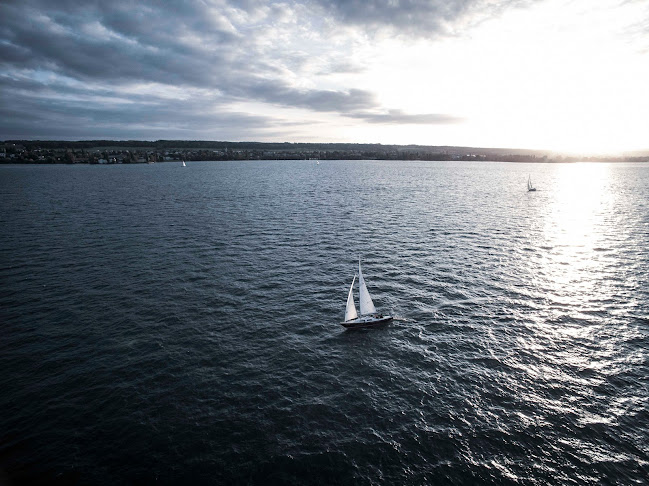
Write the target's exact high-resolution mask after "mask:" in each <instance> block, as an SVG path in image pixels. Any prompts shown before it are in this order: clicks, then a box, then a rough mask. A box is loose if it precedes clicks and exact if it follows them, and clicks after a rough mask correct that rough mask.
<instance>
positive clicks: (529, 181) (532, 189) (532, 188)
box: [527, 176, 536, 192]
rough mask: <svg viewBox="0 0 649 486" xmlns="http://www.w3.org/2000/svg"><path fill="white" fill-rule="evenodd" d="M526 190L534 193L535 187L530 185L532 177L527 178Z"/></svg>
mask: <svg viewBox="0 0 649 486" xmlns="http://www.w3.org/2000/svg"><path fill="white" fill-rule="evenodd" d="M527 190H528V192H529V191H536V187H534V186H533V185H532V176H529V177H528V178H527Z"/></svg>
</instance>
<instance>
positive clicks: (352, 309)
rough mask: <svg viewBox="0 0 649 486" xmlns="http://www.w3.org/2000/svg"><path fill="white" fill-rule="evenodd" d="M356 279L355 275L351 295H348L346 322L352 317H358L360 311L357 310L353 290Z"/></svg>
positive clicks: (350, 288) (350, 290) (350, 289)
mask: <svg viewBox="0 0 649 486" xmlns="http://www.w3.org/2000/svg"><path fill="white" fill-rule="evenodd" d="M355 281H356V276H355V275H354V279H353V280H352V286H351V287H349V295H348V296H347V307H346V308H345V322H347V321H350V320H352V319H356V318H357V317H358V313H357V312H356V304H354V295H353V294H352V290H354V282H355Z"/></svg>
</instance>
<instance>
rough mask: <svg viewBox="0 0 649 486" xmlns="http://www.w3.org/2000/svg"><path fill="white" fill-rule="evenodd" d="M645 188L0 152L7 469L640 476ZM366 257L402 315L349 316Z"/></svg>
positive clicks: (2, 426)
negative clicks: (40, 157) (372, 324)
mask: <svg viewBox="0 0 649 486" xmlns="http://www.w3.org/2000/svg"><path fill="white" fill-rule="evenodd" d="M530 174H531V177H532V181H533V182H534V184H535V185H536V186H537V187H538V189H539V190H538V191H537V192H536V193H528V192H527V191H526V183H527V178H528V175H530ZM648 188H649V164H592V165H590V164H569V165H568V164H566V165H563V164H557V165H551V164H506V163H482V164H480V163H476V164H473V163H465V162H462V163H445V162H344V161H339V162H334V161H323V162H321V163H320V164H319V165H316V164H315V163H314V162H307V161H302V162H226V163H191V164H190V165H189V166H188V167H186V168H181V167H180V165H179V164H172V163H169V164H154V165H136V166H106V167H100V166H53V167H50V166H39V167H28V166H21V167H18V166H0V197H1V204H2V205H1V212H0V255H1V257H0V258H1V261H0V279H1V280H0V282H1V284H0V285H1V288H0V321H1V324H0V331H1V335H0V470H1V472H0V482H2V481H3V478H4V480H7V479H9V480H11V481H13V482H14V483H15V484H26V483H33V482H35V481H36V482H38V481H41V482H45V483H51V482H54V481H57V482H59V483H65V484H68V483H72V484H111V485H114V484H132V483H154V482H156V483H159V484H181V483H186V484H191V483H194V484H196V483H213V484H273V483H274V484H300V485H302V484H475V483H483V484H539V485H540V484H575V485H577V484H601V483H603V484H642V483H644V484H646V481H647V477H649V363H648V356H649V291H648V289H649V276H648V269H649V245H648V243H649V203H648V201H649V189H648ZM358 256H362V258H363V270H364V273H365V276H366V278H367V281H368V285H369V289H370V292H371V293H372V296H373V297H374V302H375V304H376V306H377V308H378V309H379V311H383V312H390V313H393V314H395V315H396V316H398V317H399V318H400V320H397V321H394V322H393V323H392V324H390V325H388V326H387V327H384V328H380V329H373V330H365V331H345V330H344V329H343V328H342V327H341V326H340V325H339V324H338V323H339V321H341V320H342V317H343V314H344V306H345V301H346V297H347V290H348V286H349V284H350V283H351V280H352V278H353V275H354V273H355V272H356V262H357V259H358ZM356 298H357V299H358V297H356Z"/></svg>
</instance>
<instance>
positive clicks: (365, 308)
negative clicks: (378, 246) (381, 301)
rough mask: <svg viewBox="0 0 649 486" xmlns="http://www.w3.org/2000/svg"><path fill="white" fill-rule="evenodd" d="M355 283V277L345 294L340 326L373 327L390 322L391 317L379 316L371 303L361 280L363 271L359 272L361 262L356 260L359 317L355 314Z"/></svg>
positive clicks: (363, 281) (365, 286) (351, 327)
mask: <svg viewBox="0 0 649 486" xmlns="http://www.w3.org/2000/svg"><path fill="white" fill-rule="evenodd" d="M355 281H356V276H354V279H353V280H352V285H351V287H349V294H347V306H346V307H345V321H344V322H341V324H342V325H343V326H344V327H346V328H350V329H353V328H359V327H373V326H377V325H379V324H384V323H386V322H390V321H391V320H392V316H384V315H383V314H379V313H378V312H377V311H376V307H374V302H372V297H371V296H370V293H369V291H368V290H367V285H365V279H364V278H363V271H362V270H361V261H360V259H359V260H358V286H359V294H360V296H359V297H360V307H361V315H360V316H359V315H358V312H356V304H355V303H354V293H353V291H354V282H355Z"/></svg>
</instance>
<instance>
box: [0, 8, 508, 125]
mask: <svg viewBox="0 0 649 486" xmlns="http://www.w3.org/2000/svg"><path fill="white" fill-rule="evenodd" d="M306 1H307V3H305V4H303V5H302V6H299V4H298V3H294V2H286V3H271V4H269V3H268V2H262V1H257V0H240V1H235V0H230V1H227V0H224V1H222V2H218V3H211V2H185V1H167V2H160V1H157V0H142V1H137V2H133V1H132V0H111V1H104V0H86V1H84V2H78V1H77V0H58V1H52V0H4V1H2V2H0V18H1V19H2V21H1V22H0V87H1V89H2V93H0V116H1V117H2V118H3V122H2V128H3V131H2V132H0V138H2V137H5V138H6V137H7V136H8V135H9V133H10V132H8V131H7V130H11V133H15V132H16V130H18V131H23V132H25V133H28V132H29V127H28V125H27V124H28V123H33V124H34V125H33V128H34V130H35V131H38V132H39V133H40V132H41V131H43V130H46V128H47V124H50V126H51V130H52V131H56V130H62V127H66V126H69V127H70V130H74V128H75V123H76V124H83V126H85V127H88V126H90V125H92V124H94V125H95V126H96V127H98V130H101V129H105V130H109V129H111V130H115V126H114V124H115V123H117V122H118V120H120V119H122V120H128V121H127V124H128V125H129V126H131V127H133V126H135V125H136V124H138V123H139V124H141V125H142V126H144V125H146V126H151V127H154V129H155V127H159V126H160V125H159V123H157V122H156V120H158V119H161V118H164V117H170V118H172V119H173V120H174V123H175V124H177V126H179V127H180V129H181V130H185V129H187V130H191V129H194V128H196V129H200V128H204V127H205V126H212V125H210V121H214V123H213V125H214V126H217V127H218V126H225V125H228V124H229V125H228V126H229V127H231V128H233V129H234V128H237V127H240V128H250V127H256V128H261V127H262V126H263V125H264V124H265V123H267V124H270V123H273V124H275V125H276V124H277V123H279V124H281V123H282V122H281V121H279V120H269V119H267V118H264V117H257V116H254V115H244V114H241V113H239V114H237V115H233V114H232V113H229V112H228V113H229V114H223V113H226V112H227V110H224V111H222V112H220V113H222V114H220V115H219V114H215V110H216V111H218V109H217V108H218V107H222V106H225V105H226V104H227V103H232V102H237V101H252V102H264V103H270V104H274V105H277V106H282V107H289V108H302V109H307V110H312V111H316V112H335V113H339V114H342V115H347V116H353V117H355V118H357V119H360V120H365V121H367V122H371V123H444V122H452V121H453V120H452V119H451V118H452V117H448V118H445V115H434V114H431V115H406V114H402V113H400V112H395V111H392V112H389V113H388V114H383V115H376V114H374V115H368V114H367V113H377V112H378V111H379V110H380V109H382V107H381V106H380V104H379V103H378V101H377V99H376V98H375V96H374V95H373V93H371V92H370V91H368V90H365V89H359V88H358V87H350V88H347V89H344V88H341V89H338V90H335V89H328V90H325V89H316V88H306V87H302V88H297V87H295V85H296V83H294V82H293V81H294V80H295V79H296V78H298V79H299V76H300V69H302V66H304V65H306V64H308V61H309V53H308V52H297V51H292V50H291V48H290V47H286V48H284V46H283V45H282V43H281V42H277V43H275V44H272V43H271V46H270V47H269V43H268V39H264V38H263V35H264V33H265V31H266V30H267V29H268V28H269V27H268V26H271V25H274V24H275V23H278V22H281V21H284V20H285V19H287V18H288V19H289V20H290V18H291V15H292V14H294V13H295V12H296V11H297V10H300V11H301V12H303V13H304V11H305V8H306V11H307V12H309V13H310V14H312V15H315V16H319V15H325V16H326V17H327V18H329V19H334V20H333V21H338V22H343V23H347V24H358V25H365V26H368V25H373V26H374V25H382V26H388V27H396V28H402V27H406V26H407V25H409V26H410V27H409V28H408V30H409V31H411V32H414V31H418V32H424V31H426V29H428V30H431V29H432V30H435V29H437V28H438V26H439V25H441V24H440V23H439V21H440V20H441V21H447V20H450V19H453V18H456V17H457V16H459V15H462V14H463V13H464V12H466V11H467V9H469V8H470V7H471V6H472V5H476V4H480V3H481V1H480V0H457V1H452V2H442V1H436V0H433V1H431V2H422V1H415V0H406V1H401V2H381V1H378V0H372V1H369V2H359V1H350V2H343V1H325V0H306ZM512 1H513V0H510V2H512ZM298 7H299V8H298ZM278 47H279V49H280V50H279V51H277V48H278ZM282 49H283V50H282ZM325 64H326V65H327V66H329V68H328V73H343V72H344V73H353V72H358V70H359V67H358V66H356V65H354V64H352V63H351V62H348V61H345V60H344V56H343V55H341V54H340V53H337V54H336V56H335V57H334V58H333V60H331V62H327V63H325ZM287 72H290V73H291V76H287ZM321 74H322V73H321ZM146 84H155V85H156V86H163V87H164V86H168V87H172V88H174V89H181V90H188V91H190V92H192V93H193V94H192V95H191V100H190V101H187V100H185V101H174V102H169V101H168V100H167V101H165V99H164V98H163V97H162V98H159V97H157V95H152V96H150V97H147V96H145V95H141V94H133V90H130V91H129V90H126V87H132V86H134V85H146ZM196 92H198V93H199V94H196ZM110 98H123V100H122V101H128V103H122V104H121V105H119V104H116V102H115V101H114V100H113V101H111V100H110ZM185 98H187V97H185ZM71 100H72V101H71ZM16 106H21V107H22V108H23V112H24V111H25V110H32V111H34V112H41V113H42V115H40V116H41V118H38V116H36V117H35V118H34V117H27V116H23V117H22V118H21V119H20V120H18V118H20V114H19V111H16V110H15V109H14V108H15V107H16ZM207 107H210V108H211V109H210V110H208V109H206V108H207ZM39 120H40V122H39ZM147 124H148V125H147ZM20 126H23V128H19V127H20ZM76 126H79V125H76ZM11 127H14V129H12V128H11ZM84 130H86V129H84ZM111 133H116V132H111ZM97 135H98V136H99V135H101V136H108V135H109V134H108V133H103V134H100V133H98V134H97ZM12 136H14V135H12Z"/></svg>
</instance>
